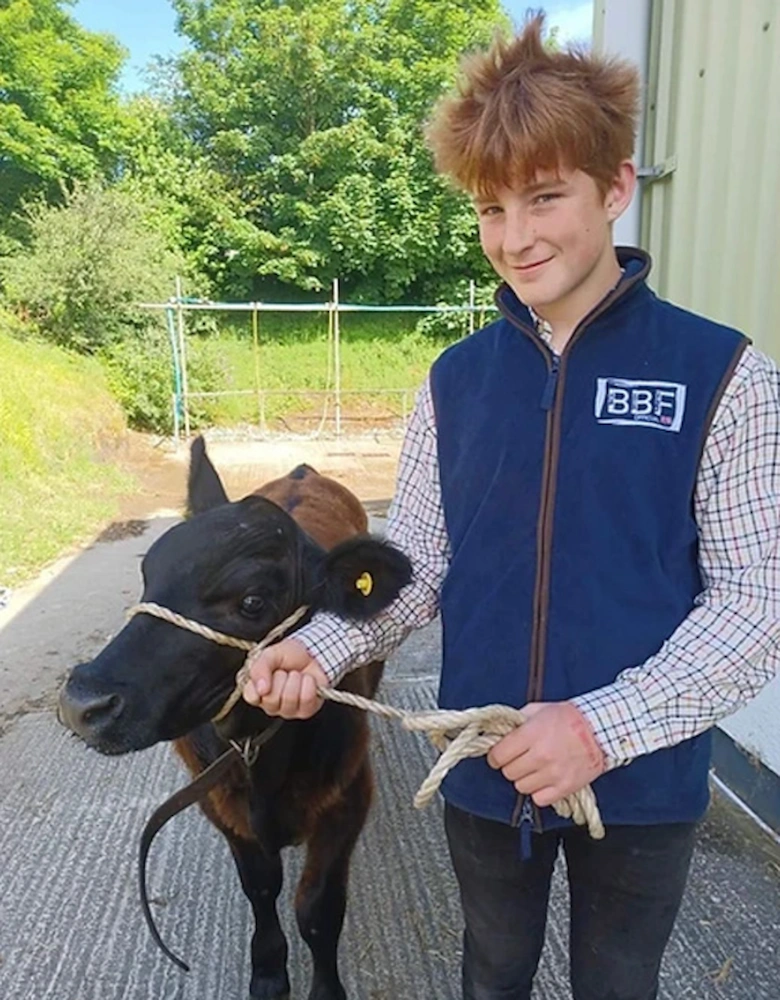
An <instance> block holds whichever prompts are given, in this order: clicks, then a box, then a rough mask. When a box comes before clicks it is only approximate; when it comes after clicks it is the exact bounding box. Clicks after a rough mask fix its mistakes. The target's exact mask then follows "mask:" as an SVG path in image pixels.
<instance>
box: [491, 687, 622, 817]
mask: <svg viewBox="0 0 780 1000" xmlns="http://www.w3.org/2000/svg"><path fill="white" fill-rule="evenodd" d="M522 711H523V714H524V715H525V717H526V720H527V721H526V722H524V723H523V725H522V726H518V728H517V729H514V730H513V731H512V732H511V733H508V734H507V735H506V736H504V737H503V739H501V740H499V742H498V743H496V745H495V746H494V747H493V748H492V749H491V750H490V752H489V753H488V756H487V759H488V763H489V764H490V766H491V767H494V768H496V769H497V770H499V769H500V771H501V773H502V774H503V775H504V777H505V778H506V779H507V780H508V781H511V782H512V784H513V785H514V786H515V788H516V789H517V791H518V792H520V793H521V794H524V795H530V796H531V798H532V799H533V800H534V802H535V803H536V805H537V806H549V805H552V803H553V802H557V801H558V800H559V799H563V798H565V797H566V796H567V795H571V794H573V793H574V792H579V791H580V790H581V789H582V788H584V787H585V786H586V785H588V784H590V782H591V781H594V780H595V779H596V778H598V776H599V775H600V774H603V772H604V769H605V766H606V762H605V759H604V752H603V751H602V749H601V747H600V746H599V744H598V742H597V740H596V737H595V736H594V734H593V730H592V728H591V726H590V723H589V722H588V720H587V719H586V718H585V716H584V715H583V714H582V713H581V712H580V710H579V709H578V708H577V707H576V705H573V704H572V703H571V702H569V701H560V702H532V703H531V704H528V705H525V706H524V707H523V709H522Z"/></svg>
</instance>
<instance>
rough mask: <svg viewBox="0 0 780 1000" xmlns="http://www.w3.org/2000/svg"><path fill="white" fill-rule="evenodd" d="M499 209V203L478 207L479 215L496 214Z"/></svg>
mask: <svg viewBox="0 0 780 1000" xmlns="http://www.w3.org/2000/svg"><path fill="white" fill-rule="evenodd" d="M500 211H501V206H500V205H482V206H481V207H480V209H479V214H480V215H498V214H499V212H500Z"/></svg>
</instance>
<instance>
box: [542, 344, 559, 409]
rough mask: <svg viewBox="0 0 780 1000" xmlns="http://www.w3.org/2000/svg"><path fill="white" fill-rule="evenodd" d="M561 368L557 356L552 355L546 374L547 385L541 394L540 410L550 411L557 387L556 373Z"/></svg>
mask: <svg viewBox="0 0 780 1000" xmlns="http://www.w3.org/2000/svg"><path fill="white" fill-rule="evenodd" d="M560 367H561V359H560V358H559V357H558V355H557V354H553V359H552V366H551V368H550V371H549V372H548V373H547V383H546V385H545V387H544V392H543V393H542V409H543V410H551V409H552V408H553V403H554V402H555V390H556V389H557V387H558V372H559V370H560Z"/></svg>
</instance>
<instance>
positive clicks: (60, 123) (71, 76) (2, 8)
mask: <svg viewBox="0 0 780 1000" xmlns="http://www.w3.org/2000/svg"><path fill="white" fill-rule="evenodd" d="M70 2H72V0H2V2H0V94H1V95H2V103H0V212H2V215H3V218H4V219H8V218H9V217H10V216H11V215H12V213H13V212H14V211H15V210H16V209H17V208H18V207H19V206H20V205H21V204H22V201H23V200H24V199H25V198H27V197H30V196H31V195H34V194H38V193H41V192H43V193H46V194H47V195H48V196H49V197H52V198H56V197H58V195H59V191H60V184H61V182H63V181H71V180H73V179H77V178H80V179H86V178H89V177H94V176H107V175H109V174H110V172H111V170H112V169H113V165H114V163H115V161H116V157H117V154H118V151H119V149H120V148H121V145H122V141H123V119H122V113H121V109H120V104H119V99H118V96H117V94H116V91H115V84H116V79H117V74H118V72H119V68H120V66H121V63H122V61H123V59H124V57H125V53H124V50H123V49H122V48H121V47H120V46H119V45H118V43H117V42H116V41H115V40H113V39H111V38H110V37H108V36H104V35H96V34H93V33H90V32H88V31H85V30H84V29H83V28H81V27H80V26H79V25H78V24H77V23H76V22H75V21H74V20H73V19H72V18H71V17H70V16H69V15H68V14H67V12H66V10H65V7H66V6H67V4H68V3H70Z"/></svg>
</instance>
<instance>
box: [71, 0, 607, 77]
mask: <svg viewBox="0 0 780 1000" xmlns="http://www.w3.org/2000/svg"><path fill="white" fill-rule="evenodd" d="M504 7H505V9H506V10H507V11H508V13H509V14H510V15H511V17H512V18H513V19H514V20H515V21H516V22H518V23H519V22H520V21H522V19H523V16H524V14H525V11H526V10H527V9H528V8H529V7H543V8H544V9H545V10H546V11H547V17H548V25H549V26H550V27H552V26H553V25H558V27H559V29H560V30H559V38H560V40H561V41H562V42H567V41H588V40H589V39H590V34H591V23H592V20H593V0H535V2H531V0H504ZM72 12H73V16H74V17H75V19H76V20H77V21H78V22H79V23H80V24H82V25H83V26H84V27H85V28H88V29H89V30H90V31H102V32H108V33H109V34H112V35H114V36H116V38H118V39H119V41H120V42H121V43H122V45H124V47H125V48H126V49H127V50H128V51H129V53H130V56H129V59H128V62H127V64H126V66H125V68H124V71H123V73H122V77H121V80H120V86H121V88H122V90H123V91H124V92H125V93H126V94H131V93H134V92H135V91H138V90H142V89H143V87H144V67H145V66H147V65H148V63H149V62H150V61H151V59H152V56H155V55H160V56H168V55H174V54H175V53H177V52H179V51H181V49H182V48H183V47H184V43H183V41H182V39H181V38H179V36H178V35H177V34H176V30H175V17H174V13H173V9H172V7H171V5H170V3H169V2H168V0H132V2H130V3H128V0H77V2H76V3H75V4H74V6H73V8H72Z"/></svg>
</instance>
